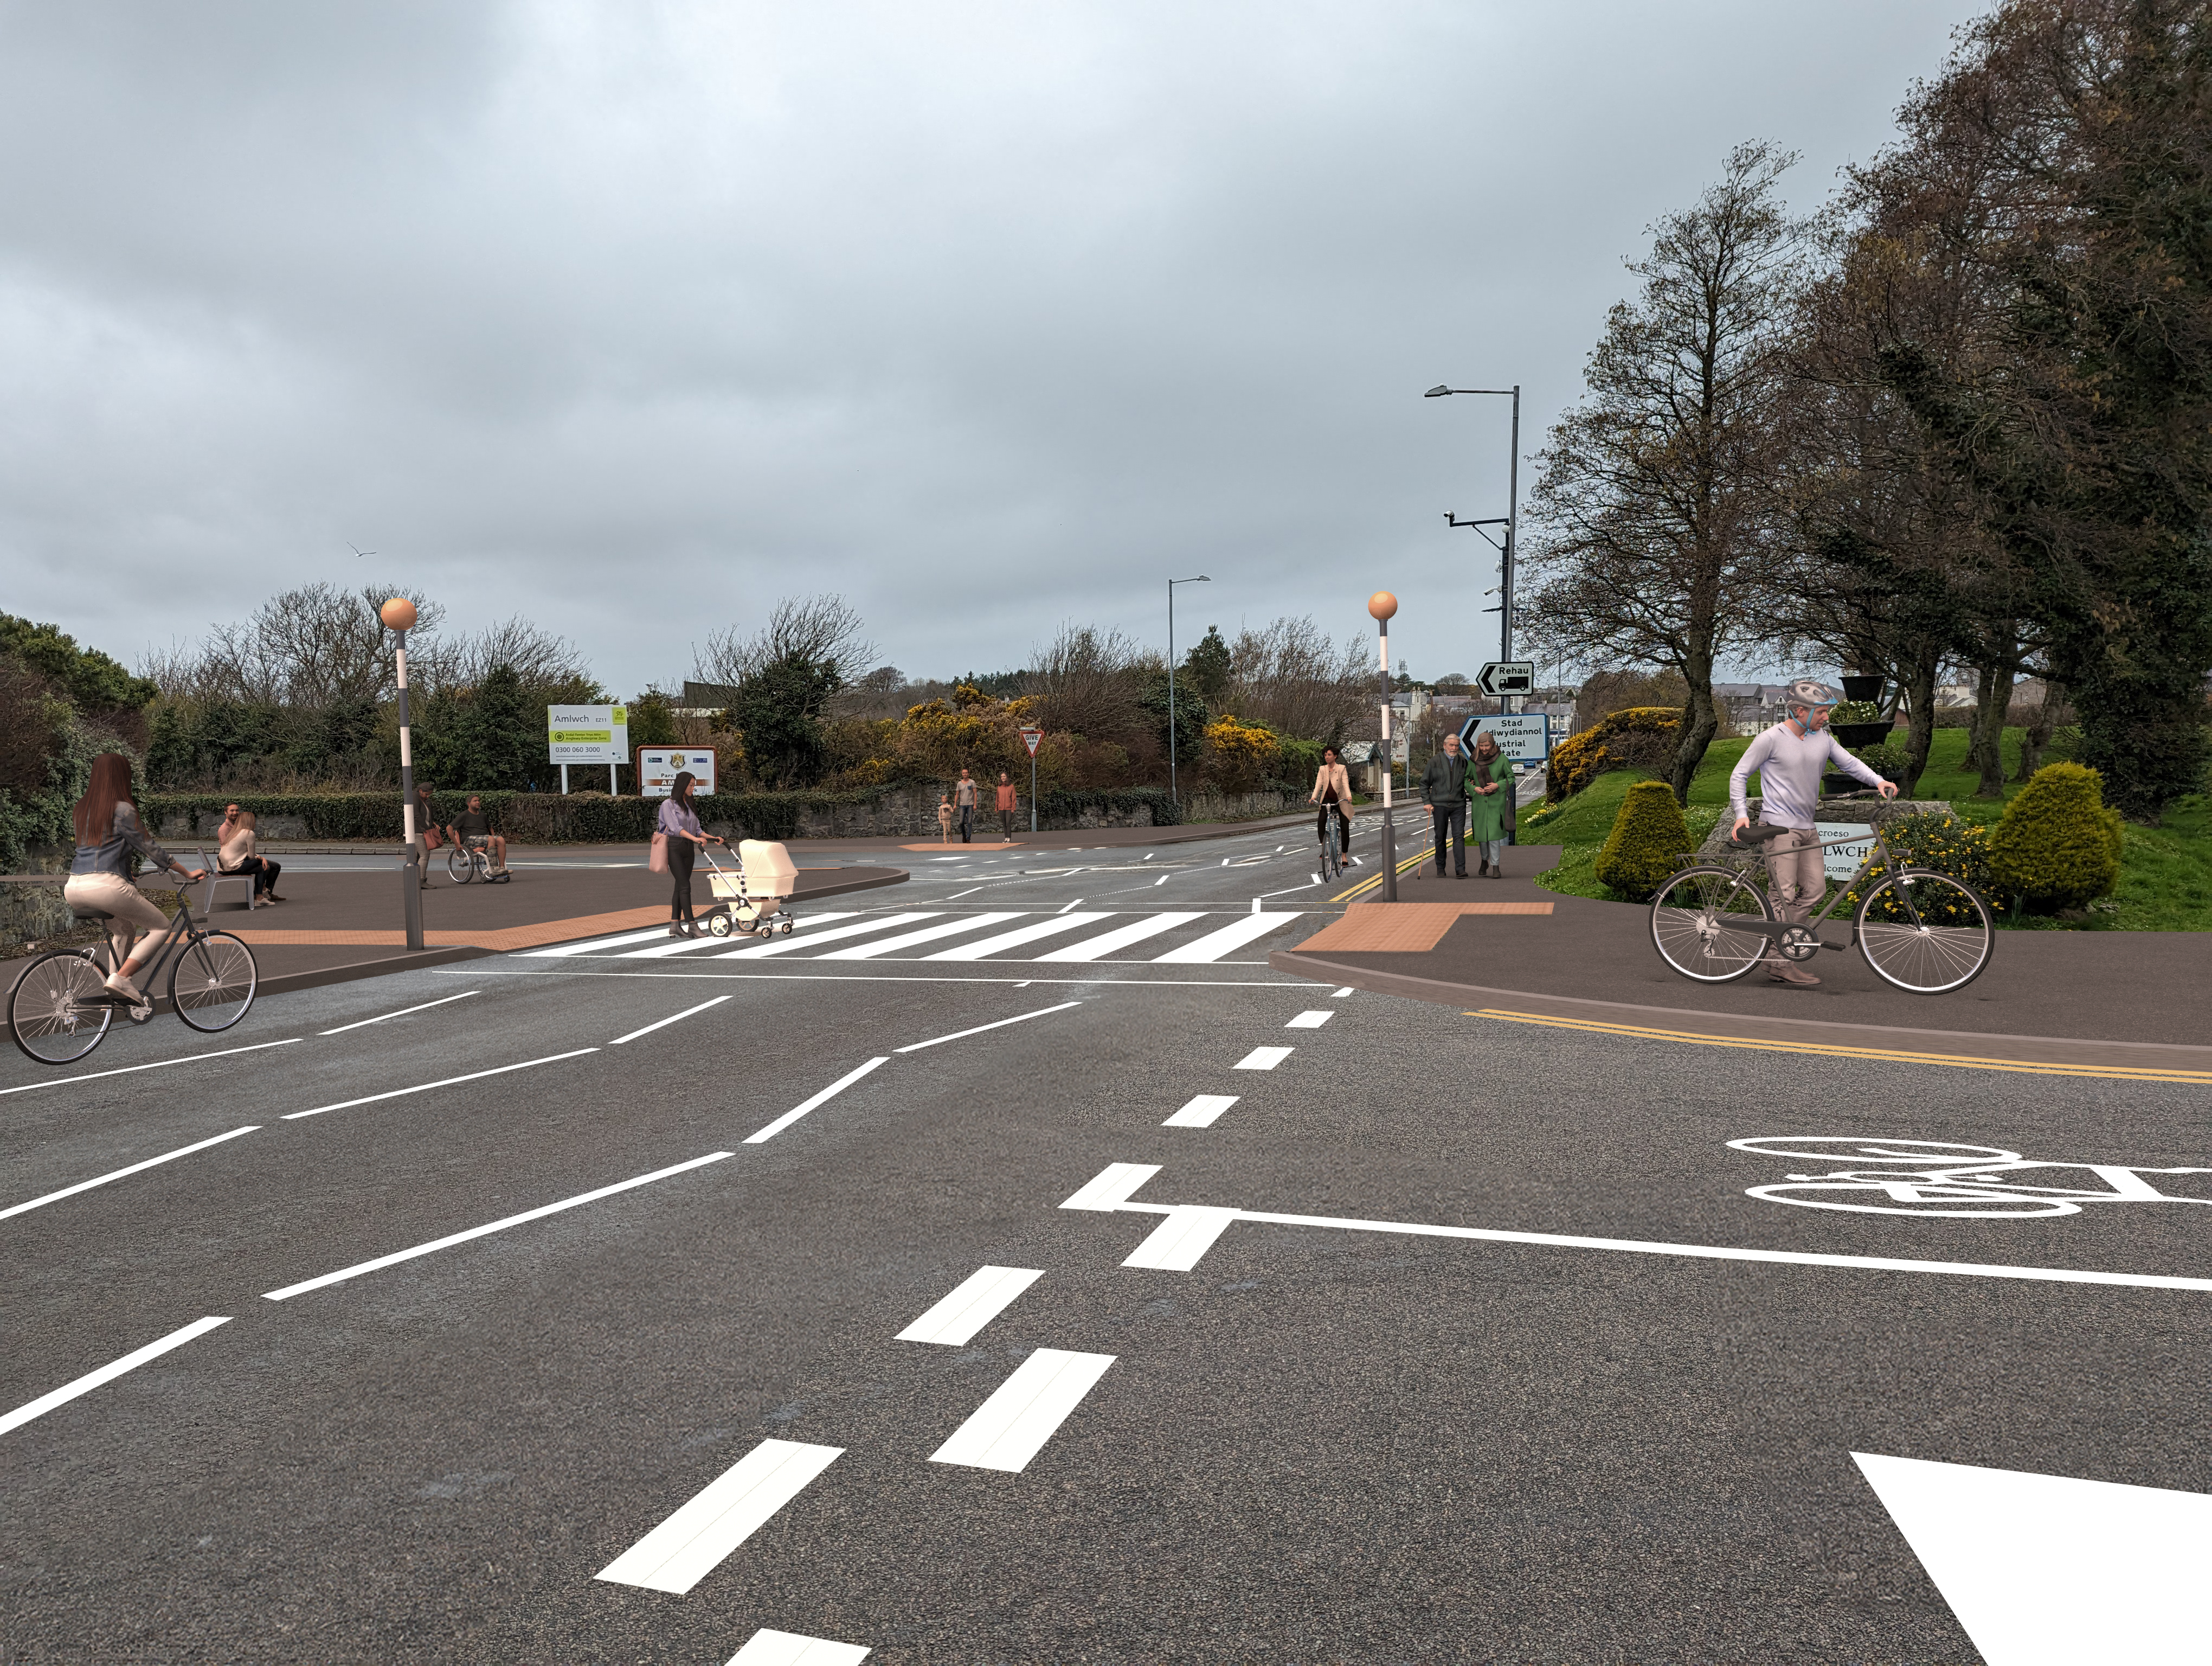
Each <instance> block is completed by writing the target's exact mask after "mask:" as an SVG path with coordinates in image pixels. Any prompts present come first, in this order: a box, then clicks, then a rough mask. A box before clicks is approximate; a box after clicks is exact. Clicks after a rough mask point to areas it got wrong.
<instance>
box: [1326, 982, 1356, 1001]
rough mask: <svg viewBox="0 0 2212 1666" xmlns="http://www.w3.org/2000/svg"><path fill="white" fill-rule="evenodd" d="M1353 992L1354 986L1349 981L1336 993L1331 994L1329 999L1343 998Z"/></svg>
mask: <svg viewBox="0 0 2212 1666" xmlns="http://www.w3.org/2000/svg"><path fill="white" fill-rule="evenodd" d="M1351 993H1352V986H1351V985H1350V984H1349V983H1347V984H1346V985H1345V986H1344V988H1341V989H1339V990H1338V991H1337V992H1336V993H1335V994H1333V995H1331V996H1330V997H1329V999H1330V1000H1343V999H1344V998H1345V997H1346V995H1348V994H1351Z"/></svg>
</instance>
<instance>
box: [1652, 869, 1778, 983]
mask: <svg viewBox="0 0 2212 1666" xmlns="http://www.w3.org/2000/svg"><path fill="white" fill-rule="evenodd" d="M1773 918H1774V911H1773V909H1771V908H1770V907H1769V906H1768V904H1767V901H1766V893H1765V891H1761V890H1760V889H1759V887H1758V886H1757V885H1753V884H1752V883H1751V881H1750V880H1748V879H1745V878H1744V876H1743V875H1741V874H1740V873H1737V872H1735V869H1733V868H1726V867H1692V868H1685V869H1684V870H1683V871H1682V872H1681V873H1677V874H1675V875H1674V877H1673V878H1672V879H1668V881H1667V883H1666V884H1665V885H1662V886H1661V887H1660V888H1659V894H1658V895H1657V896H1656V897H1653V898H1652V899H1651V942H1652V945H1653V946H1654V947H1655V948H1656V949H1657V950H1658V951H1659V958H1661V959H1662V960H1663V961H1665V962H1666V963H1667V964H1668V965H1669V966H1672V967H1673V968H1674V970H1676V971H1678V972H1680V973H1681V975H1682V976H1684V977H1689V978H1695V979H1696V980H1697V981H1698V982H1700V983H1726V982H1729V980H1730V979H1732V978H1739V977H1741V976H1743V975H1744V974H1745V973H1746V972H1747V971H1749V970H1751V969H1752V968H1753V967H1754V966H1756V965H1757V964H1759V958H1760V957H1761V956H1762V955H1764V954H1765V952H1766V951H1767V947H1768V945H1770V944H1771V942H1772V941H1773V939H1771V938H1770V937H1768V936H1767V935H1766V934H1765V933H1764V932H1761V931H1759V930H1756V929H1753V927H1756V926H1761V925H1765V924H1766V923H1767V922H1768V921H1771V920H1772V919H1773Z"/></svg>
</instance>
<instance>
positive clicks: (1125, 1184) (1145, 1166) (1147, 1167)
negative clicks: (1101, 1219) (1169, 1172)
mask: <svg viewBox="0 0 2212 1666" xmlns="http://www.w3.org/2000/svg"><path fill="white" fill-rule="evenodd" d="M1159 1171H1160V1165H1159V1164H1157V1163H1109V1164H1107V1165H1106V1166H1105V1167H1104V1168H1103V1169H1101V1170H1098V1172H1097V1174H1096V1175H1094V1176H1092V1177H1091V1179H1090V1180H1088V1181H1086V1182H1085V1183H1084V1185H1083V1186H1082V1188H1081V1189H1079V1190H1078V1191H1077V1193H1076V1194H1075V1195H1074V1196H1073V1197H1071V1198H1069V1199H1068V1200H1067V1201H1066V1202H1065V1203H1063V1204H1061V1205H1060V1207H1061V1208H1063V1209H1106V1210H1113V1209H1118V1208H1120V1207H1121V1206H1122V1205H1123V1204H1125V1203H1127V1201H1129V1200H1130V1199H1131V1198H1132V1197H1134V1196H1135V1195H1136V1194H1137V1191H1138V1189H1139V1187H1141V1186H1143V1185H1144V1183H1146V1181H1148V1180H1150V1179H1151V1178H1152V1177H1153V1176H1154V1175H1156V1174H1158V1172H1159Z"/></svg>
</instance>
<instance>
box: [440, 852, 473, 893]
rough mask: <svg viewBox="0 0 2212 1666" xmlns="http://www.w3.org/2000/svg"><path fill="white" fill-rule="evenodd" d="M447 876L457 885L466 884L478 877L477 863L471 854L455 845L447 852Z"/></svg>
mask: <svg viewBox="0 0 2212 1666" xmlns="http://www.w3.org/2000/svg"><path fill="white" fill-rule="evenodd" d="M446 877H447V878H448V879H451V880H452V881H453V883H454V884H455V885H466V884H468V882H469V881H470V880H471V879H475V878H476V877H477V865H476V862H475V861H474V860H473V859H472V858H471V855H470V854H469V853H468V852H467V851H465V850H463V849H461V848H459V846H455V847H454V848H453V849H451V850H449V851H447V853H446Z"/></svg>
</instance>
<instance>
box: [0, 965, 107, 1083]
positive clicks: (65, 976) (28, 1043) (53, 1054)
mask: <svg viewBox="0 0 2212 1666" xmlns="http://www.w3.org/2000/svg"><path fill="white" fill-rule="evenodd" d="M101 982H102V980H101V977H100V968H99V966H98V965H97V964H94V962H92V961H91V960H89V959H88V958H85V957H84V956H83V955H82V954H75V953H70V952H66V951H63V950H57V951H55V952H52V953H51V954H42V955H40V957H39V958H37V959H36V960H34V961H33V962H32V963H31V964H29V965H28V966H27V967H25V968H24V969H23V975H22V976H21V977H19V978H17V979H16V980H15V988H14V990H12V991H11V992H10V993H9V996H8V1030H9V1034H11V1035H13V1036H14V1037H15V1045H16V1046H18V1047H20V1048H21V1049H23V1051H24V1052H25V1053H26V1054H27V1055H29V1056H30V1057H32V1058H33V1059H36V1060H37V1061H39V1062H40V1064H72V1063H74V1062H76V1061H77V1060H79V1059H81V1058H82V1057H83V1056H84V1055H86V1054H88V1053H89V1052H91V1051H92V1049H94V1048H95V1047H97V1046H99V1045H100V1038H101V1037H104V1036H106V1034H107V1026H108V1025H110V1024H112V1022H114V1019H115V1007H114V1005H113V1003H112V1000H110V999H109V997H108V994H107V992H106V989H104V988H102V987H101Z"/></svg>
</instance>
